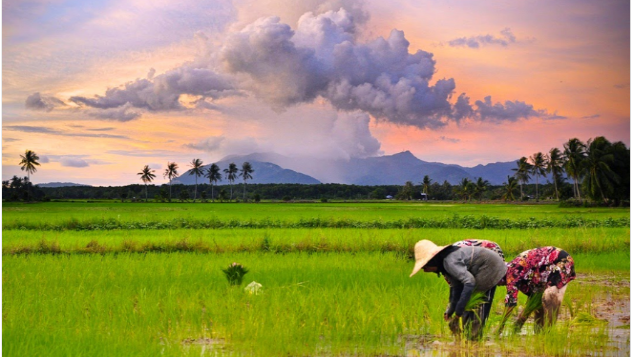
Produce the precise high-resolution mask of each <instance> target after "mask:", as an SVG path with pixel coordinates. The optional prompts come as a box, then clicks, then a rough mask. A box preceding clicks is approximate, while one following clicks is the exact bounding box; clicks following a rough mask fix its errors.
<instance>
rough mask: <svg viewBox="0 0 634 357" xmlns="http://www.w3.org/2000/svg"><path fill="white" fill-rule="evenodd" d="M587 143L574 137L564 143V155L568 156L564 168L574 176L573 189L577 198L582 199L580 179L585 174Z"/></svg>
mask: <svg viewBox="0 0 634 357" xmlns="http://www.w3.org/2000/svg"><path fill="white" fill-rule="evenodd" d="M584 150H585V145H583V143H582V142H581V141H580V140H579V139H577V138H573V139H570V140H568V142H567V143H565V144H564V156H565V157H566V162H565V163H564V169H565V171H566V174H567V175H568V177H570V178H572V180H573V182H574V184H573V191H574V195H575V198H577V199H578V200H580V199H581V191H580V190H579V180H580V179H581V178H582V176H583V167H582V165H583V160H584V158H585V152H584Z"/></svg>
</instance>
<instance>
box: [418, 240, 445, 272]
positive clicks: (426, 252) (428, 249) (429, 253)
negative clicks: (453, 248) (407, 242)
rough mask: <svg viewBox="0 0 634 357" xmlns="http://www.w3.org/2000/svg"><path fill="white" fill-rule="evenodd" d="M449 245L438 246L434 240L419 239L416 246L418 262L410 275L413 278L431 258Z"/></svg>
mask: <svg viewBox="0 0 634 357" xmlns="http://www.w3.org/2000/svg"><path fill="white" fill-rule="evenodd" d="M447 247H448V245H443V246H438V245H436V244H434V242H432V241H429V240H426V239H423V240H421V241H418V243H416V245H415V246H414V257H415V258H416V263H414V270H412V273H411V274H410V275H409V277H410V278H411V277H412V276H414V274H416V273H418V272H419V271H420V270H421V269H422V268H423V267H424V266H425V264H427V263H428V262H429V261H430V260H431V258H433V257H434V256H435V255H436V254H438V253H440V252H441V251H442V250H443V249H445V248H447Z"/></svg>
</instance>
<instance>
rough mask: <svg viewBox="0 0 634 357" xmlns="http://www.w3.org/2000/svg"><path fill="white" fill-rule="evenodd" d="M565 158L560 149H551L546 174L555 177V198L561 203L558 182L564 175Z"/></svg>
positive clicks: (547, 159)
mask: <svg viewBox="0 0 634 357" xmlns="http://www.w3.org/2000/svg"><path fill="white" fill-rule="evenodd" d="M563 163H564V158H563V157H562V156H561V150H559V149H558V148H552V149H550V152H549V153H548V157H547V158H546V172H548V173H550V174H552V175H553V181H554V182H555V197H556V199H557V201H559V190H558V189H557V181H559V179H560V178H561V176H562V175H563V173H564V165H563Z"/></svg>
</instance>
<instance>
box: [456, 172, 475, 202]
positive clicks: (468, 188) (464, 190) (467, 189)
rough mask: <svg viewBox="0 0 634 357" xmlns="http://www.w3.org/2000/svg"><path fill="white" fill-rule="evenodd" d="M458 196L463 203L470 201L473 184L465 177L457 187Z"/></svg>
mask: <svg viewBox="0 0 634 357" xmlns="http://www.w3.org/2000/svg"><path fill="white" fill-rule="evenodd" d="M458 194H459V195H460V198H462V199H463V200H464V201H466V200H467V199H469V200H471V195H472V194H473V182H471V180H469V179H468V178H466V177H465V178H463V179H462V181H460V184H459V186H458Z"/></svg>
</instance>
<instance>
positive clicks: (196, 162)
mask: <svg viewBox="0 0 634 357" xmlns="http://www.w3.org/2000/svg"><path fill="white" fill-rule="evenodd" d="M189 167H191V170H189V175H190V176H191V175H196V187H194V202H196V195H197V193H198V177H200V176H202V175H203V173H204V172H203V161H202V160H201V159H193V160H192V162H191V163H190V164H189Z"/></svg>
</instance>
